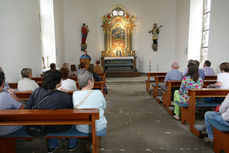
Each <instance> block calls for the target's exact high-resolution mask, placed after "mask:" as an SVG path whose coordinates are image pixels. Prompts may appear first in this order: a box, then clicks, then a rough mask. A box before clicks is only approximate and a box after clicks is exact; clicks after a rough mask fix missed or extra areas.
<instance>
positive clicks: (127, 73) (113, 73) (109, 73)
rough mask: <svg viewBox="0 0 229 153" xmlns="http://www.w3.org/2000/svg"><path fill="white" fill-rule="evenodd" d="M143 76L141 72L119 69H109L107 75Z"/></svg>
mask: <svg viewBox="0 0 229 153" xmlns="http://www.w3.org/2000/svg"><path fill="white" fill-rule="evenodd" d="M138 76H141V73H139V72H118V71H113V72H112V71H108V72H106V77H138Z"/></svg>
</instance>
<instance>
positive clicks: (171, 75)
mask: <svg viewBox="0 0 229 153" xmlns="http://www.w3.org/2000/svg"><path fill="white" fill-rule="evenodd" d="M178 69H179V64H178V62H173V64H172V70H171V71H169V72H168V73H167V74H166V76H165V80H164V82H166V81H174V80H176V81H180V80H182V73H181V72H179V71H178Z"/></svg>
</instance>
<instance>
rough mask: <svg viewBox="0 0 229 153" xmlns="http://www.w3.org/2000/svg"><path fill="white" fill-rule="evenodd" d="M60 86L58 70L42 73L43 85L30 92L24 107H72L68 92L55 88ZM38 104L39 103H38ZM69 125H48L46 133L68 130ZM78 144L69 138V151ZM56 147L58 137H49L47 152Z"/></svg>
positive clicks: (75, 140)
mask: <svg viewBox="0 0 229 153" xmlns="http://www.w3.org/2000/svg"><path fill="white" fill-rule="evenodd" d="M60 86H61V73H60V72H59V71H51V70H49V71H47V72H45V73H44V78H43V85H42V87H39V88H37V89H36V90H35V91H33V93H32V94H31V96H30V98H29V101H28V102H27V104H26V107H25V108H26V109H32V108H34V105H37V109H44V110H45V109H47V110H55V109H72V108H73V103H72V98H71V96H70V95H69V94H67V93H65V92H62V91H59V90H57V89H58V88H59V87H60ZM41 102H42V103H41ZM38 104H39V105H38ZM71 127H72V126H70V125H48V126H46V131H47V132H48V133H58V132H63V131H65V130H68V129H69V128H71ZM77 146H78V142H77V139H76V138H69V151H72V150H74V149H75V148H76V147H77ZM57 148H58V138H50V139H49V144H48V152H49V153H52V152H54V151H55V150H56V149H57Z"/></svg>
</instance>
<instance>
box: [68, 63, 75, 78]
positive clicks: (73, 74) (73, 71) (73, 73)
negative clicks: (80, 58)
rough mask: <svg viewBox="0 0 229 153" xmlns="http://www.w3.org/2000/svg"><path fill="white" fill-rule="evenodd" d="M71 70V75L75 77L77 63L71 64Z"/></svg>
mask: <svg viewBox="0 0 229 153" xmlns="http://www.w3.org/2000/svg"><path fill="white" fill-rule="evenodd" d="M70 70H71V71H70V72H69V75H70V76H71V77H74V76H76V65H75V64H73V65H71V66H70Z"/></svg>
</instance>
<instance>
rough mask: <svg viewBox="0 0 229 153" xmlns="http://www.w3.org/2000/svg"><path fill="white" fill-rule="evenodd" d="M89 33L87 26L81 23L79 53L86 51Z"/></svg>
mask: <svg viewBox="0 0 229 153" xmlns="http://www.w3.org/2000/svg"><path fill="white" fill-rule="evenodd" d="M88 32H89V29H88V25H86V23H83V25H82V28H81V34H82V40H81V51H84V50H85V49H87V43H86V39H87V34H88Z"/></svg>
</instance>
